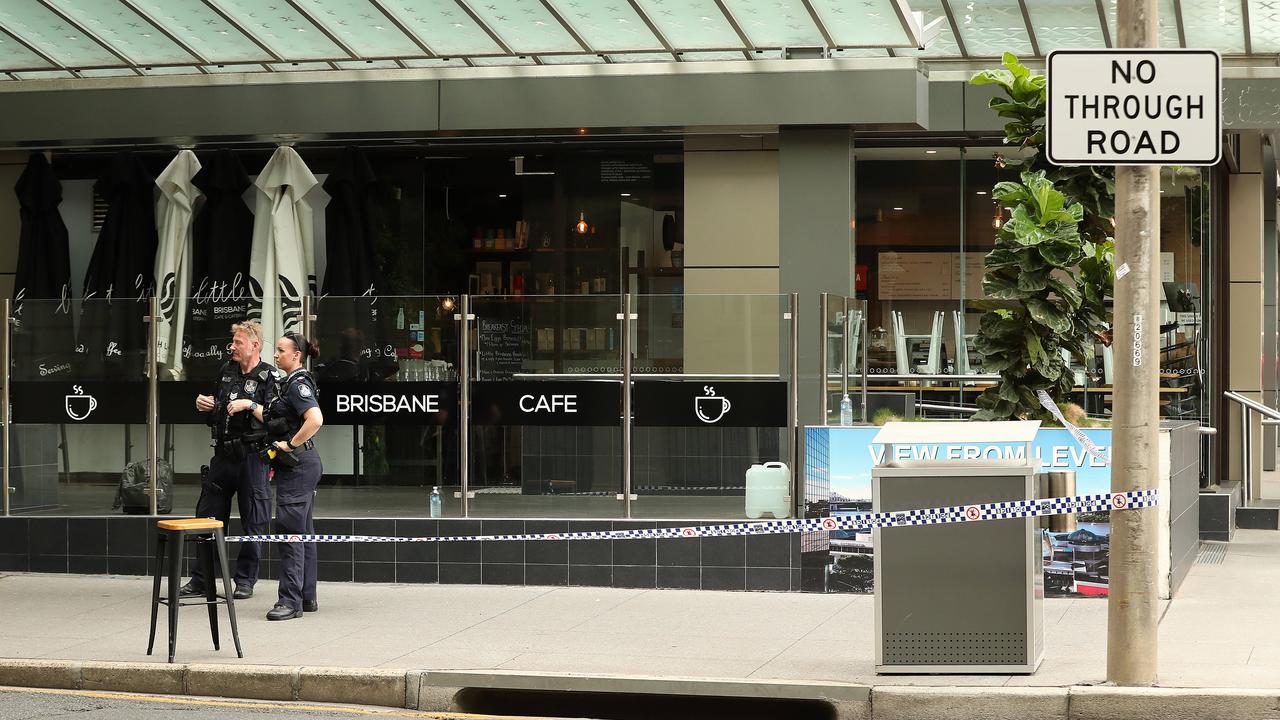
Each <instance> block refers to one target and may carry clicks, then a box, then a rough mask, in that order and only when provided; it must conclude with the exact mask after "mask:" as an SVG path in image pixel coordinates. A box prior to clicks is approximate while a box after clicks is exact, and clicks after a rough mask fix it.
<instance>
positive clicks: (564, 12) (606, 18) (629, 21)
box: [556, 0, 662, 50]
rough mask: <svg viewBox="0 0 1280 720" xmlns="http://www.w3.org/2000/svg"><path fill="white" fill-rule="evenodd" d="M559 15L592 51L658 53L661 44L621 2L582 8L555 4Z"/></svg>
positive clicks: (570, 4)
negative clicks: (642, 51)
mask: <svg viewBox="0 0 1280 720" xmlns="http://www.w3.org/2000/svg"><path fill="white" fill-rule="evenodd" d="M556 5H557V8H558V9H559V11H560V15H561V16H562V17H563V18H564V19H565V22H567V23H569V25H570V26H571V27H573V29H574V30H576V31H577V32H578V34H579V35H581V36H582V39H583V40H586V41H587V44H588V45H590V46H591V48H592V49H593V50H601V49H610V50H660V49H662V43H660V42H658V38H656V37H654V35H653V32H652V31H650V30H649V27H648V26H647V25H645V24H644V20H642V19H640V16H639V15H638V14H636V11H635V10H633V9H632V8H631V6H630V5H629V4H627V3H625V2H614V3H601V4H600V5H598V6H594V7H593V6H591V5H587V6H584V4H583V3H580V2H566V1H565V0H559V2H558V3H556Z"/></svg>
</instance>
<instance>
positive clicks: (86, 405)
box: [63, 385, 98, 420]
mask: <svg viewBox="0 0 1280 720" xmlns="http://www.w3.org/2000/svg"><path fill="white" fill-rule="evenodd" d="M72 390H74V391H75V394H73V395H66V396H64V398H63V399H64V407H65V408H66V411H67V417H69V418H71V419H72V420H84V419H86V418H88V417H89V415H90V414H91V413H92V412H93V411H94V410H97V409H98V399H97V398H95V397H94V396H92V395H85V393H84V388H83V387H81V386H79V385H74V386H72Z"/></svg>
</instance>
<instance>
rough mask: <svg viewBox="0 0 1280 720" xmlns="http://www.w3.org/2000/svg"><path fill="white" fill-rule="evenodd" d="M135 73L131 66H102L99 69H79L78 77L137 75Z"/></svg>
mask: <svg viewBox="0 0 1280 720" xmlns="http://www.w3.org/2000/svg"><path fill="white" fill-rule="evenodd" d="M137 75H138V73H136V72H134V71H133V68H127V67H120V68H102V69H99V70H81V71H80V77H87V78H94V77H137Z"/></svg>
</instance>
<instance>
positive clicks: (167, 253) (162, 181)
mask: <svg viewBox="0 0 1280 720" xmlns="http://www.w3.org/2000/svg"><path fill="white" fill-rule="evenodd" d="M198 172H200V161H199V160H198V159H197V158H196V154H195V153H193V152H191V151H190V150H183V151H181V152H179V153H178V156H177V157H175V158H174V159H173V162H170V163H169V166H168V167H166V168H165V169H164V172H162V173H160V177H158V178H156V185H158V186H159V187H160V201H159V202H158V203H157V204H156V228H158V229H159V231H160V248H159V250H158V251H157V252H156V272H155V277H156V282H157V284H158V285H159V287H158V288H157V289H158V294H159V296H160V322H159V324H158V325H157V327H156V355H157V358H158V359H159V362H160V363H161V364H162V365H164V366H165V367H166V369H167V370H168V371H169V372H170V373H172V374H173V377H175V378H177V377H181V376H182V332H183V328H184V326H185V325H186V318H187V300H188V297H187V296H188V295H190V294H191V219H192V217H194V215H195V206H196V202H197V201H198V200H199V199H200V196H201V195H202V193H201V192H200V189H199V188H197V187H196V186H195V185H193V184H192V182H191V181H192V178H194V177H195V176H196V173H198Z"/></svg>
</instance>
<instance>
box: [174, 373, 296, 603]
mask: <svg viewBox="0 0 1280 720" xmlns="http://www.w3.org/2000/svg"><path fill="white" fill-rule="evenodd" d="M282 377H283V373H281V372H280V371H279V370H277V369H276V368H274V367H273V366H272V365H270V364H269V363H265V362H260V363H258V364H257V366H255V367H254V368H253V369H252V370H250V371H249V372H247V373H245V372H241V370H240V364H239V363H237V362H234V361H228V362H226V363H223V365H222V368H221V370H220V371H219V373H218V385H217V387H216V388H215V389H214V392H213V402H214V408H213V410H212V411H211V412H210V413H209V424H210V426H212V428H213V458H212V459H210V460H209V474H208V476H207V477H206V478H205V480H204V482H203V483H202V484H201V487H200V500H199V501H197V503H196V515H197V516H198V517H211V518H217V519H219V520H221V521H222V522H224V523H226V522H227V519H228V518H229V517H230V516H231V496H232V495H235V496H236V500H237V501H238V504H239V507H240V523H241V525H243V529H244V533H245V534H246V535H257V534H266V532H267V530H268V526H269V525H270V522H271V487H270V485H269V484H268V481H267V463H265V462H264V461H263V460H262V458H261V457H260V456H259V454H258V452H257V449H256V448H255V447H254V446H253V444H252V443H253V442H254V440H255V437H256V438H258V439H261V438H263V437H264V436H265V432H266V430H265V428H264V427H263V425H262V423H260V422H259V421H258V420H257V418H255V417H254V416H253V413H252V412H250V411H248V410H245V411H243V412H238V413H236V414H235V415H227V405H228V404H230V403H231V401H232V400H241V399H245V400H252V401H254V402H256V403H258V404H259V405H261V406H262V407H263V408H265V407H266V405H267V401H268V400H269V399H270V398H271V397H272V395H273V394H274V391H275V384H276V382H277V381H279V380H280V379H281V378H282ZM261 555H262V547H261V545H260V544H258V543H251V542H246V543H240V553H239V555H238V556H237V557H236V567H235V575H234V579H235V583H236V587H237V588H240V587H249V588H252V587H253V586H254V583H256V582H257V581H258V560H259V559H260V558H261ZM205 580H206V579H205V578H204V577H203V573H202V570H201V568H200V567H199V564H198V563H197V564H196V567H195V568H194V569H193V570H192V571H191V587H192V588H195V589H201V588H204V587H205V585H204V583H205ZM214 582H215V584H216V578H214Z"/></svg>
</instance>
